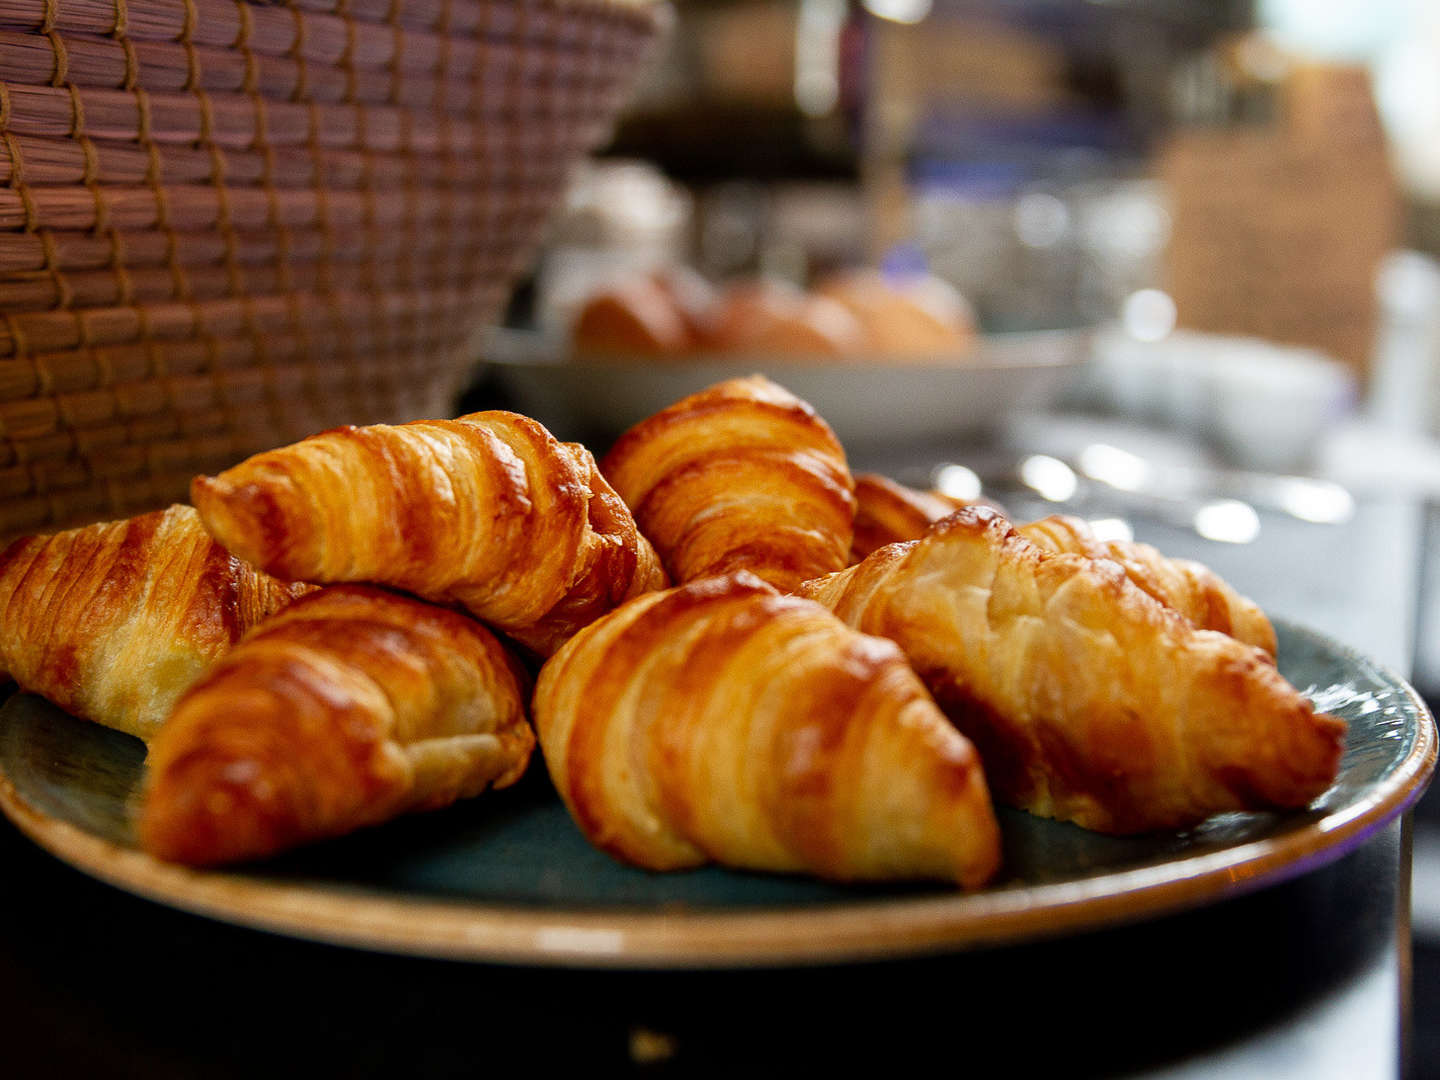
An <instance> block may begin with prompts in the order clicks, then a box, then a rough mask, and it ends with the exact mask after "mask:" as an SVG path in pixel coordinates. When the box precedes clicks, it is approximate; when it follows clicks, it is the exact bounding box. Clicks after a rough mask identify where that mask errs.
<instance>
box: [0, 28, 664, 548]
mask: <svg viewBox="0 0 1440 1080" xmlns="http://www.w3.org/2000/svg"><path fill="white" fill-rule="evenodd" d="M656 31H657V18H656V12H655V10H654V9H653V8H651V7H648V6H645V5H640V4H636V3H635V2H634V0H630V2H628V3H627V2H625V0H283V2H273V3H265V2H260V0H0V536H4V537H9V536H13V535H16V534H19V533H22V532H30V531H35V530H39V529H44V528H53V527H60V526H64V525H67V524H71V523H73V522H77V521H84V520H94V519H96V518H100V517H108V516H119V515H123V514H130V513H135V512H138V511H140V510H142V509H146V508H149V507H151V506H157V505H161V504H163V503H165V502H169V501H174V500H177V499H183V498H184V496H185V492H186V487H187V485H188V483H189V480H190V478H191V477H192V476H193V475H194V474H195V473H197V472H202V471H214V470H216V469H220V468H223V467H225V466H226V465H229V464H231V463H233V462H234V461H236V460H237V459H239V458H241V457H243V456H245V455H247V454H250V453H253V452H255V451H258V450H261V449H264V448H266V447H269V446H273V445H276V444H278V443H281V442H285V441H289V440H292V439H295V438H299V437H302V436H304V435H306V434H309V433H311V432H314V431H317V430H321V429H323V428H326V427H331V426H334V425H336V424H341V423H376V422H398V421H402V420H406V419H412V418H415V417H418V416H423V415H439V414H442V413H443V412H445V411H447V410H448V409H449V408H450V407H451V403H452V402H453V400H454V397H455V395H456V393H457V392H458V391H459V389H460V388H461V386H462V385H463V382H464V380H465V378H466V377H467V375H468V372H469V357H468V356H467V355H466V353H465V345H466V343H467V342H469V341H470V340H471V339H472V337H473V334H474V331H475V330H476V329H477V328H478V327H479V326H481V325H483V324H484V323H485V322H487V321H489V320H490V319H493V317H494V316H495V314H496V313H497V311H498V309H499V307H500V306H501V305H502V304H503V303H504V300H505V298H506V296H507V295H508V292H509V288H510V285H511V283H512V282H513V280H514V278H515V275H516V274H517V273H519V272H520V271H522V270H523V269H524V267H525V265H526V264H527V262H528V260H529V259H530V258H531V257H532V256H533V253H534V248H535V244H536V242H537V240H538V237H539V233H540V229H541V227H542V225H543V223H544V220H545V218H546V216H547V215H548V214H549V212H550V211H551V210H552V209H553V208H554V206H555V205H556V204H557V203H558V201H559V199H560V195H561V193H562V191H563V187H564V183H565V180H566V177H567V175H568V172H569V170H570V168H571V166H573V164H574V163H575V161H576V160H577V159H578V158H579V157H580V156H581V155H583V154H584V153H585V152H586V151H588V150H589V149H590V148H592V147H593V146H594V145H595V144H596V143H597V142H598V141H599V140H600V139H601V138H602V137H603V136H604V134H605V133H606V128H607V125H608V123H609V121H610V119H611V117H612V116H613V115H614V113H615V111H616V110H617V109H618V107H619V105H620V104H621V102H622V101H623V99H624V96H625V94H626V92H627V91H628V89H629V84H630V81H631V79H632V77H633V74H634V72H635V70H636V68H637V67H638V64H639V61H640V59H641V57H642V55H643V53H644V51H645V50H646V48H647V47H648V46H649V44H650V43H651V41H652V40H653V38H654V37H655V35H656Z"/></svg>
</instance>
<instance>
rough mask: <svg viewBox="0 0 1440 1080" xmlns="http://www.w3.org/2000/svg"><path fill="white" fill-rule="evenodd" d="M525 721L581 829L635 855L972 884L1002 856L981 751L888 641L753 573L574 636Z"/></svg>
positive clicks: (638, 605) (648, 605)
mask: <svg viewBox="0 0 1440 1080" xmlns="http://www.w3.org/2000/svg"><path fill="white" fill-rule="evenodd" d="M535 721H536V727H537V731H538V734H539V738H540V744H541V748H542V750H543V752H544V756H545V761H546V764H547V766H548V768H549V770H550V774H551V777H552V779H553V780H554V781H555V786H556V788H557V790H558V791H559V792H560V795H561V797H562V798H563V799H564V801H565V803H566V806H567V807H568V808H569V809H570V812H571V814H572V816H573V817H574V819H575V821H576V823H577V824H578V825H579V827H580V828H581V830H582V831H583V832H584V833H585V834H586V836H588V837H589V838H590V840H591V841H592V842H594V843H595V844H596V845H597V846H599V847H600V848H602V849H604V850H605V851H608V852H609V853H611V854H612V855H614V856H616V857H618V858H621V859H624V860H626V861H628V862H631V863H634V864H636V865H639V866H643V867H647V868H649V869H653V870H671V869H678V868H682V867H688V866H696V865H700V864H702V863H705V862H709V861H712V860H713V861H717V862H721V863H726V864H729V865H733V866H740V867H747V868H751V869H759V870H773V871H807V872H810V873H814V874H818V875H821V876H825V877H830V878H836V879H868V878H904V877H914V878H938V879H945V880H953V881H958V882H960V883H961V884H963V885H967V886H973V885H978V884H980V883H982V882H983V881H985V880H986V879H987V878H989V877H990V875H991V874H992V873H993V872H994V870H995V868H996V866H997V864H998V861H999V833H998V829H997V826H996V823H995V818H994V814H993V811H992V809H991V806H990V801H989V794H988V791H987V789H986V786H985V780H984V776H983V774H982V772H981V768H980V762H979V759H978V758H977V756H976V754H975V752H974V749H973V748H972V747H971V745H970V744H969V742H968V741H967V740H966V739H965V738H964V737H962V736H961V735H960V734H959V733H958V732H957V731H955V730H954V728H953V727H952V726H951V725H950V724H949V723H948V722H946V720H945V718H944V717H943V716H942V715H941V714H940V712H939V711H938V710H937V709H936V707H935V705H934V703H933V701H931V699H930V697H929V695H928V694H927V693H926V692H925V689H924V687H923V686H921V684H920V682H919V680H918V679H917V678H916V677H915V675H914V673H913V672H912V671H911V670H910V669H909V667H908V666H907V665H906V663H905V661H904V658H903V657H902V656H901V655H900V652H899V650H898V649H896V648H895V647H894V645H892V644H891V643H890V642H887V641H882V640H880V639H877V638H871V637H866V636H864V635H861V634H857V633H855V632H853V631H851V630H849V629H848V628H846V627H845V626H844V625H843V624H842V623H841V622H840V621H839V620H838V619H836V618H835V617H834V616H832V615H831V614H830V613H829V612H827V611H825V610H824V609H823V608H821V607H820V606H819V605H818V604H814V603H811V602H809V601H805V600H801V599H798V598H795V597H783V596H781V595H779V594H778V593H777V592H776V591H775V590H774V589H773V588H771V587H769V586H767V585H765V584H764V583H762V582H761V581H760V580H759V579H758V578H756V577H755V576H754V575H752V574H749V573H744V572H742V573H738V574H735V575H730V576H726V577H715V578H709V579H706V580H704V581H700V582H696V583H693V584H691V585H686V586H682V587H680V588H676V589H671V590H668V591H666V592H663V593H653V594H650V595H648V596H644V597H641V598H639V599H638V600H633V601H631V602H630V603H628V604H626V605H625V606H623V607H621V608H619V609H618V610H616V611H615V612H612V613H611V614H609V615H607V616H605V617H604V618H602V619H600V620H598V621H597V622H596V623H594V624H592V625H591V626H590V627H588V628H586V629H585V630H583V631H581V632H580V633H579V634H577V635H576V636H575V638H573V639H572V640H571V641H570V642H569V643H568V644H567V645H566V646H565V647H564V648H562V649H561V650H560V651H559V652H558V653H556V654H555V656H553V657H552V658H551V659H550V660H549V661H548V662H547V663H546V665H545V667H544V668H543V669H542V670H541V672H540V677H539V681H538V683H537V686H536V693H535Z"/></svg>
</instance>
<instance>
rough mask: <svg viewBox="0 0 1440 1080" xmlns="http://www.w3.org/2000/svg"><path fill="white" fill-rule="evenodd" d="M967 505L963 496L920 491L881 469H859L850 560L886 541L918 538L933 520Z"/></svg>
mask: <svg viewBox="0 0 1440 1080" xmlns="http://www.w3.org/2000/svg"><path fill="white" fill-rule="evenodd" d="M965 505H967V504H966V503H965V502H963V501H962V500H960V499H955V498H952V497H951V496H949V495H942V494H941V493H940V492H938V491H917V490H916V489H915V488H912V487H906V486H905V485H904V484H898V483H896V482H895V481H894V480H891V479H890V478H889V477H888V476H881V475H880V474H879V473H856V474H855V538H854V540H852V541H851V543H850V561H851V562H852V563H857V562H859V561H860V560H861V559H863V558H865V556H867V555H869V554H870V553H871V552H872V551H878V550H879V549H880V548H882V547H884V546H885V545H886V544H895V543H899V542H900V541H902V540H916V539H918V538H919V537H921V536H923V535H924V533H925V530H926V529H928V528H929V527H930V525H931V523H932V522H935V521H939V520H940V519H941V518H943V517H948V516H949V515H950V514H953V513H954V512H955V511H956V510H958V509H960V508H961V507H962V506H965Z"/></svg>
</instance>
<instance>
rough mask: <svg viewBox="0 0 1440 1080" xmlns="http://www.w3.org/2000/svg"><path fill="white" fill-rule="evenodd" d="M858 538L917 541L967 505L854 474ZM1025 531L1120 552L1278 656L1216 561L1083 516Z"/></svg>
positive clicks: (859, 543)
mask: <svg viewBox="0 0 1440 1080" xmlns="http://www.w3.org/2000/svg"><path fill="white" fill-rule="evenodd" d="M855 497H856V500H857V502H858V506H857V508H856V511H855V541H854V543H853V544H852V545H851V558H852V559H853V560H854V561H855V562H859V561H860V560H861V559H863V558H865V557H866V556H867V555H869V554H870V553H871V552H873V551H875V550H877V549H879V548H881V547H884V546H885V545H886V544H893V543H897V542H900V541H904V540H918V539H919V538H920V537H921V536H923V535H924V534H925V530H926V529H928V528H929V527H930V526H931V525H932V524H933V523H934V522H936V521H939V520H940V519H941V518H944V517H948V516H949V515H951V514H953V513H954V512H955V511H956V510H957V509H960V508H962V507H964V506H965V505H967V504H966V503H965V502H963V501H962V500H959V499H954V498H952V497H950V496H948V495H942V494H940V493H939V492H933V491H916V490H915V489H914V488H909V487H906V486H904V485H903V484H897V483H896V482H895V481H893V480H890V479H888V478H887V477H884V476H878V475H876V474H874V473H864V474H861V475H859V476H857V477H855ZM1016 529H1017V530H1018V531H1019V533H1020V535H1021V536H1023V537H1025V539H1027V540H1029V541H1030V542H1031V543H1032V544H1035V545H1036V546H1037V547H1041V548H1044V549H1045V550H1046V551H1056V552H1061V551H1068V552H1070V553H1071V554H1073V555H1086V556H1089V557H1090V558H1092V559H1113V560H1114V561H1115V562H1117V563H1119V564H1120V565H1121V566H1122V567H1124V569H1125V575H1126V576H1127V577H1128V578H1129V579H1130V580H1131V581H1133V582H1134V583H1135V584H1136V585H1138V586H1139V587H1140V588H1142V589H1144V590H1145V591H1146V592H1147V593H1149V594H1150V595H1151V596H1153V597H1154V598H1155V599H1156V600H1159V601H1160V602H1161V603H1162V604H1168V605H1169V606H1170V607H1172V608H1174V609H1175V610H1176V611H1178V612H1180V614H1182V615H1184V616H1185V617H1186V618H1187V619H1189V620H1190V621H1191V622H1193V623H1194V624H1195V625H1196V626H1198V627H1200V628H1202V629H1205V630H1219V631H1220V632H1221V633H1222V634H1229V635H1230V636H1231V637H1233V638H1237V639H1239V640H1240V641H1243V642H1245V643H1246V644H1247V645H1254V646H1255V647H1256V648H1259V649H1263V650H1264V651H1265V652H1267V653H1269V654H1270V655H1271V656H1274V655H1275V628H1274V627H1273V626H1271V625H1270V620H1269V619H1268V618H1266V617H1265V613H1264V612H1263V611H1262V610H1260V607H1259V605H1257V604H1256V603H1255V602H1254V601H1253V600H1250V599H1248V598H1247V597H1245V596H1242V595H1241V594H1240V593H1239V592H1237V591H1236V590H1235V588H1234V587H1232V586H1231V585H1230V584H1229V583H1228V582H1226V581H1225V580H1224V579H1223V578H1221V577H1220V576H1219V575H1218V574H1216V573H1215V572H1214V571H1212V570H1211V569H1210V568H1209V567H1207V566H1204V565H1202V564H1201V563H1198V562H1194V561H1192V560H1190V559H1172V558H1169V557H1168V556H1165V555H1163V554H1161V553H1160V552H1159V551H1158V550H1156V549H1155V548H1153V547H1151V546H1150V545H1149V544H1141V543H1137V542H1135V541H1131V540H1101V539H1100V538H1099V537H1097V536H1096V535H1095V533H1094V532H1093V530H1091V528H1090V526H1089V525H1088V524H1086V523H1085V522H1084V521H1083V520H1081V519H1080V518H1077V517H1071V516H1069V515H1066V514H1052V515H1051V516H1049V517H1043V518H1041V519H1039V520H1038V521H1032V522H1029V523H1028V524H1025V525H1016Z"/></svg>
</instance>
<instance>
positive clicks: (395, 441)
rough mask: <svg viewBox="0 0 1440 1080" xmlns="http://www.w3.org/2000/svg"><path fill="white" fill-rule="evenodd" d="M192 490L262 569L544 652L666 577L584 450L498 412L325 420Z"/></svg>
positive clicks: (203, 510)
mask: <svg viewBox="0 0 1440 1080" xmlns="http://www.w3.org/2000/svg"><path fill="white" fill-rule="evenodd" d="M191 498H192V499H193V501H194V503H195V505H196V507H197V508H198V509H199V511H200V516H201V519H202V520H203V521H204V523H205V527H206V528H207V529H209V530H210V532H211V533H212V534H213V535H214V536H215V538H216V539H217V540H219V541H220V542H221V543H222V544H224V545H225V546H226V547H227V548H229V549H230V550H231V551H233V552H235V553H236V554H237V555H239V556H240V557H241V558H244V559H246V560H248V561H249V562H251V563H253V564H254V565H256V566H259V567H261V568H263V569H265V570H268V571H269V572H271V573H274V574H278V575H280V576H282V577H285V578H290V579H294V580H301V581H313V582H321V583H335V582H374V583H377V584H382V585H389V586H393V587H395V588H399V589H404V590H406V591H408V592H412V593H414V594H416V595H417V596H421V597H423V598H425V599H427V600H432V601H435V602H437V603H458V604H460V605H462V606H463V607H465V608H466V609H467V610H468V611H470V612H471V613H473V614H474V615H476V616H477V617H479V618H481V619H483V620H485V621H486V622H488V623H490V624H491V625H493V626H495V627H497V628H499V629H501V630H504V631H505V632H506V633H507V634H509V635H510V636H511V637H513V638H515V639H516V640H518V641H521V642H522V643H524V644H525V645H527V646H528V647H530V648H532V649H534V650H535V651H536V652H538V653H540V654H541V655H546V654H548V653H550V652H552V651H553V650H554V649H555V648H557V647H558V646H559V644H560V643H561V642H562V641H564V640H565V639H566V638H568V637H569V636H570V635H571V634H572V633H574V632H575V630H577V629H579V628H580V627H581V626H583V625H585V624H586V623H587V622H589V621H590V620H591V619H594V618H595V617H596V616H598V615H600V614H601V613H602V612H604V611H608V610H610V608H612V607H614V606H615V605H616V604H618V603H620V602H622V601H623V600H625V599H628V598H629V597H631V596H635V595H638V594H639V593H641V592H644V591H646V590H648V589H655V588H661V587H663V586H664V585H665V584H666V581H665V577H664V572H663V571H662V570H661V568H660V562H659V560H658V558H657V557H656V555H655V552H654V549H653V548H651V546H650V544H649V543H648V541H646V539H645V538H644V537H643V536H641V535H640V533H639V531H638V530H637V529H636V527H635V522H634V519H633V518H632V517H631V516H630V512H629V510H628V508H627V507H626V506H625V504H624V502H623V501H622V500H621V499H620V498H619V497H618V496H617V495H616V494H615V492H614V491H613V490H612V489H611V488H610V486H609V485H608V484H607V483H606V482H605V480H604V478H603V477H601V475H600V473H599V471H598V470H597V469H596V467H595V461H594V459H593V458H592V457H591V455H590V452H589V451H588V450H586V449H585V448H584V447H582V446H580V445H578V444H576V443H561V442H559V441H557V440H556V439H555V437H554V436H553V435H551V434H550V432H548V431H547V430H545V428H544V427H543V426H541V425H540V424H538V423H536V422H535V421H534V420H531V419H529V418H527V417H524V416H520V415H518V414H516V413H511V412H504V411H491V412H481V413H474V414H471V415H469V416H463V417H460V418H459V419H458V420H423V421H416V422H415V423H410V424H403V425H399V426H391V425H385V424H380V425H374V426H371V427H342V428H336V429H334V430H332V431H327V432H323V433H321V434H319V435H315V436H312V437H311V438H308V439H305V440H302V441H301V442H298V443H295V444H293V445H290V446H286V447H282V448H280V449H278V450H270V451H267V452H265V453H263V454H257V455H256V456H254V457H252V458H250V459H248V460H246V461H243V462H241V463H240V464H239V465H236V466H235V467H234V468H232V469H228V470H226V471H225V472H223V473H221V474H220V475H219V476H215V477H200V478H198V479H196V480H195V482H194V484H193V485H192V486H191Z"/></svg>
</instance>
